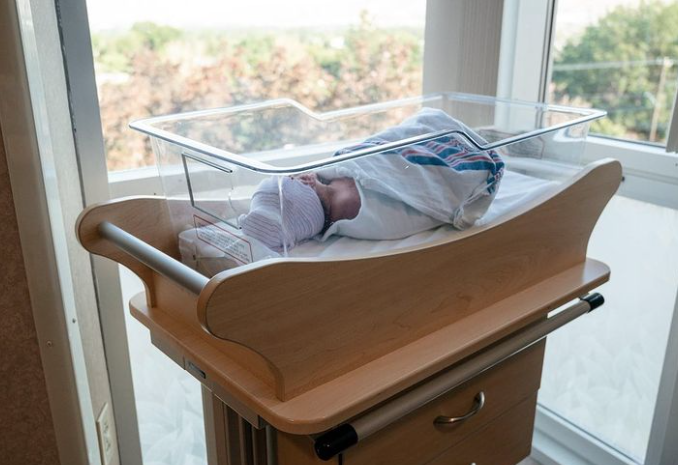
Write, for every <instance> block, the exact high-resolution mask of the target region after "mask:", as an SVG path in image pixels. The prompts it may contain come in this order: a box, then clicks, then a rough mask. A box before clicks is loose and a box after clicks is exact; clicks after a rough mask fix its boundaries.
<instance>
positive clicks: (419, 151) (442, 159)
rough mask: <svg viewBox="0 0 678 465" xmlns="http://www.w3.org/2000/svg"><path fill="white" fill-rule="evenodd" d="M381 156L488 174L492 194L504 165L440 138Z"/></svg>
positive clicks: (369, 144) (490, 154)
mask: <svg viewBox="0 0 678 465" xmlns="http://www.w3.org/2000/svg"><path fill="white" fill-rule="evenodd" d="M389 142H390V141H387V140H384V139H379V138H376V137H371V138H369V139H367V140H365V141H364V142H363V143H361V144H358V145H353V146H351V147H345V148H343V149H341V150H338V151H337V152H336V153H335V154H334V155H335V156H339V155H345V154H347V153H351V152H356V151H358V150H362V149H367V148H373V147H377V146H379V145H384V144H388V143H389ZM381 154H383V155H388V154H393V155H400V156H402V157H404V158H405V159H406V160H407V161H409V162H411V163H413V164H416V165H434V166H443V167H448V168H451V169H453V170H455V171H458V172H462V171H483V170H486V171H487V172H488V176H487V185H488V187H487V191H488V193H489V194H493V193H494V190H495V188H496V186H497V185H498V182H499V180H501V177H502V176H503V175H504V162H503V160H502V159H501V157H500V156H499V154H498V153H497V152H495V151H494V150H487V151H478V150H471V149H470V148H469V147H468V146H467V145H466V144H464V143H463V142H462V141H460V140H458V139H456V138H454V137H452V136H442V137H438V138H436V139H434V140H430V141H426V142H419V143H416V144H412V145H406V146H404V147H399V148H396V149H392V150H387V151H385V152H382V153H381Z"/></svg>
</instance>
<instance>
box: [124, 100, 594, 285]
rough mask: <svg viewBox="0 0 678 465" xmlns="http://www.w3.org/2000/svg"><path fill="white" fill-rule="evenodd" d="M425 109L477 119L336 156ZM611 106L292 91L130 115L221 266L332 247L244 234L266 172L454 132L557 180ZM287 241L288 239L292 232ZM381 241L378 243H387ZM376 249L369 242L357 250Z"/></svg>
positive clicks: (209, 266)
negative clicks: (307, 98)
mask: <svg viewBox="0 0 678 465" xmlns="http://www.w3.org/2000/svg"><path fill="white" fill-rule="evenodd" d="M423 108H434V109H440V110H443V111H444V112H445V113H446V114H447V115H450V116H452V117H453V118H455V119H457V120H459V121H461V122H463V123H464V124H465V125H466V127H467V129H465V130H459V128H449V129H447V128H437V129H436V130H435V131H429V132H426V131H424V132H421V133H417V134H414V135H412V134H409V135H408V137H405V138H402V139H398V140H391V141H388V143H385V144H383V145H378V146H368V147H361V148H360V149H357V150H351V151H349V152H348V153H343V152H342V154H339V155H337V153H338V151H340V150H342V149H345V148H346V147H352V146H356V145H359V144H361V143H362V142H363V141H365V140H366V139H368V138H370V137H371V136H373V135H374V134H377V133H380V132H381V131H384V130H386V129H388V128H391V127H394V126H397V125H399V124H400V123H401V122H402V121H404V120H406V119H407V118H408V117H411V116H413V115H415V114H417V113H418V112H419V111H421V110H422V109H423ZM604 114H605V113H604V112H602V111H599V110H590V109H576V108H568V107H562V106H554V105H546V104H535V103H528V102H519V101H512V100H504V99H499V98H493V97H484V96H477V95H469V94H459V93H440V94H433V95H426V96H422V97H416V98H408V99H402V100H396V101H391V102H385V103H379V104H373V105H366V106H361V107H356V108H349V109H344V110H338V111H332V112H327V113H314V112H312V111H310V110H309V109H307V108H305V107H303V106H302V105H300V104H298V103H297V102H295V101H292V100H288V99H281V100H271V101H267V102H262V103H257V104H251V105H240V106H235V107H230V108H220V109H214V110H205V111H196V112H189V113H181V114H175V115H168V116H160V117H154V118H149V119H145V120H140V121H136V122H133V123H131V124H130V126H131V127H132V128H133V129H136V130H138V131H141V132H143V133H146V134H148V135H149V136H150V137H151V143H152V147H153V150H154V152H155V154H156V157H157V162H158V168H159V171H160V175H161V178H162V183H163V187H164V190H165V195H166V197H167V199H168V202H169V208H170V214H171V216H172V221H173V224H174V227H175V230H176V233H177V234H178V235H179V237H180V238H182V240H180V241H179V248H180V249H182V250H180V252H181V256H182V260H183V261H184V262H185V263H187V264H189V265H190V266H192V267H194V268H196V269H198V271H200V272H202V273H203V274H206V275H210V276H211V275H213V274H216V273H217V272H219V271H221V270H223V269H227V268H234V267H237V266H242V265H248V264H251V263H253V262H257V261H260V260H264V259H277V258H281V257H290V256H291V257H294V256H301V257H312V256H319V255H321V254H322V253H324V252H323V251H324V250H325V248H326V246H325V245H324V244H320V243H312V244H310V245H309V246H307V247H306V249H305V252H304V253H302V252H300V253H299V254H298V255H295V253H294V251H295V250H296V249H294V250H292V247H287V246H286V245H284V246H283V247H282V248H281V249H278V250H273V249H271V248H269V247H266V246H265V245H263V244H262V243H260V242H259V241H258V240H256V239H253V238H252V237H249V236H248V235H247V234H244V233H243V230H242V225H241V224H240V218H242V217H243V215H245V214H247V213H248V211H249V210H250V203H251V200H252V196H253V194H254V193H255V191H256V190H257V188H258V186H260V185H261V184H262V182H264V181H267V180H268V181H267V182H268V183H277V184H279V185H280V184H281V183H283V182H285V181H284V179H285V178H287V179H289V178H291V177H292V178H294V177H297V176H299V175H302V174H309V173H317V174H322V173H323V172H326V171H327V170H328V169H333V168H337V167H341V166H342V165H347V164H349V163H354V164H355V163H359V162H360V161H361V160H368V157H382V156H387V154H390V155H393V154H394V153H398V151H399V150H402V149H404V148H407V147H412V146H416V145H417V144H426V143H429V142H431V141H434V142H435V141H436V140H442V139H441V138H444V137H450V136H454V137H457V138H459V139H460V140H462V141H463V143H464V144H465V145H466V146H467V147H469V148H470V150H471V151H472V152H474V153H477V154H486V153H491V152H492V153H496V154H499V155H500V157H501V158H502V159H503V161H504V162H505V163H506V167H507V169H508V170H509V171H514V172H520V173H523V174H527V175H529V176H531V177H534V178H539V179H542V180H547V181H549V182H553V181H556V182H558V181H562V180H564V179H567V178H568V177H570V176H571V175H572V172H573V170H574V171H576V170H577V169H578V167H579V166H580V162H581V155H582V153H583V150H584V145H583V144H584V142H585V139H586V136H587V133H588V128H589V124H590V122H591V121H592V120H594V119H596V118H599V117H601V116H604ZM402 169H403V170H407V169H408V165H407V164H406V163H405V164H402ZM405 173H406V171H403V174H405ZM279 194H280V195H284V192H283V191H282V190H281V191H280V192H279ZM279 205H280V206H281V207H280V211H279V214H277V215H275V218H274V220H272V221H278V222H280V227H279V228H276V229H275V230H276V231H278V230H279V231H280V234H286V231H285V229H284V225H285V221H284V220H285V215H286V214H288V213H286V211H285V208H284V205H285V199H283V198H281V199H280V203H279ZM448 229H449V228H448ZM313 241H314V240H313V239H311V242H313ZM281 242H282V243H283V244H286V242H287V239H282V240H281ZM353 242H359V241H355V240H354V241H353ZM368 242H369V241H368ZM391 242H393V241H391ZM347 243H348V242H347ZM399 244H403V242H402V241H400V242H397V243H395V245H394V246H389V249H393V248H396V249H397V248H398V246H399ZM358 245H359V244H358ZM408 245H409V246H411V245H412V244H411V243H407V242H405V243H404V245H403V246H408ZM332 246H333V247H334V248H335V249H338V247H339V246H338V245H337V244H332ZM380 247H381V248H380V249H378V250H380V251H384V250H386V249H385V248H384V247H385V246H380ZM301 249H302V248H300V250H301ZM366 250H368V249H365V248H364V247H363V248H362V249H361V248H360V247H358V248H354V249H353V252H352V253H353V254H354V255H355V254H360V253H366V252H365V251H366ZM370 250H374V248H373V247H372V249H370Z"/></svg>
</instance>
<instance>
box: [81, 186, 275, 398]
mask: <svg viewBox="0 0 678 465" xmlns="http://www.w3.org/2000/svg"><path fill="white" fill-rule="evenodd" d="M170 202H172V201H170ZM176 202H180V201H176ZM180 203H181V204H180V205H176V204H175V205H174V210H173V212H174V213H175V215H176V214H182V215H184V216H186V217H187V218H189V217H190V213H191V209H190V204H189V203H188V202H180ZM184 207H185V208H184ZM183 219H185V218H183ZM102 221H109V222H111V223H113V224H115V225H116V226H118V227H120V228H122V229H123V230H125V231H127V232H129V233H130V234H132V235H134V236H136V237H137V238H139V239H141V240H142V241H144V242H146V243H148V244H150V245H152V246H153V247H155V248H156V249H158V250H161V251H162V252H164V253H166V254H167V255H169V256H171V257H174V258H176V259H177V260H179V259H180V257H179V250H178V246H177V231H176V230H175V227H174V224H173V222H172V221H171V217H170V211H169V205H168V200H167V199H166V198H165V197H143V196H139V197H128V198H122V199H116V200H112V201H109V202H105V203H100V204H96V205H92V206H90V207H88V208H87V209H85V210H84V211H83V212H82V213H81V214H80V216H79V217H78V221H77V223H76V235H77V236H78V239H79V240H80V243H81V244H82V246H83V247H84V248H85V249H87V250H88V251H89V252H91V253H93V254H96V255H101V256H103V257H107V258H110V259H111V260H114V261H115V262H117V263H120V264H121V265H124V266H126V267H127V268H129V269H130V270H131V271H132V272H134V273H135V274H136V275H137V276H139V278H141V280H142V281H143V282H144V285H145V286H146V301H147V304H148V307H149V308H150V309H151V310H152V311H154V312H155V314H157V315H162V314H166V315H168V316H170V317H171V318H173V319H174V320H176V321H177V322H178V323H179V324H181V325H183V326H184V327H185V328H187V329H193V330H196V331H198V332H202V331H204V330H203V328H202V327H201V325H200V322H199V321H198V318H197V316H196V308H197V303H198V297H197V296H196V295H195V294H193V293H192V292H190V291H188V290H186V289H183V288H181V287H180V286H179V285H177V284H175V283H174V282H172V281H171V280H169V279H168V278H165V277H164V276H162V275H160V274H158V273H156V272H154V271H153V270H151V269H150V268H148V267H147V266H146V265H144V264H142V263H140V262H139V261H137V260H136V259H135V258H133V257H131V256H129V255H128V254H126V253H125V252H123V251H121V250H120V249H119V248H118V247H116V246H115V245H113V244H111V243H110V242H109V241H108V240H106V239H104V238H102V237H101V235H100V234H99V230H98V227H99V224H100V223H101V222H102ZM210 344H211V345H213V346H214V347H216V348H217V349H218V350H220V351H222V352H224V353H225V354H229V355H231V356H232V357H233V358H234V360H237V361H238V362H239V363H241V364H242V365H243V366H245V367H247V368H248V369H249V370H251V371H252V373H253V374H254V375H255V376H257V377H259V379H260V380H261V381H263V382H264V383H265V384H266V385H269V386H271V388H272V389H273V388H274V386H275V385H276V384H280V382H281V381H279V379H280V375H279V373H278V372H277V371H276V369H275V367H274V366H273V365H271V364H270V363H269V362H268V361H267V360H266V359H265V358H264V357H261V356H260V355H258V354H257V353H256V352H254V351H253V350H251V349H250V348H248V347H245V346H240V345H238V344H234V343H233V342H229V341H224V340H220V339H216V338H212V340H211V341H210Z"/></svg>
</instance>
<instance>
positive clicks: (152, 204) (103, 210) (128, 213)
mask: <svg viewBox="0 0 678 465" xmlns="http://www.w3.org/2000/svg"><path fill="white" fill-rule="evenodd" d="M102 221H109V222H111V223H113V224H115V225H116V226H118V227H120V228H122V229H124V230H125V231H127V232H129V233H130V234H133V235H134V236H136V237H137V238H139V239H141V240H142V241H144V242H147V243H148V244H150V245H152V246H153V247H155V248H156V249H158V250H161V251H163V252H164V253H166V254H167V255H170V256H172V257H175V258H178V249H177V238H176V235H174V234H171V231H173V228H172V221H171V218H170V214H169V209H168V206H167V201H166V199H165V198H164V197H133V198H124V199H116V200H111V201H109V202H105V203H100V204H96V205H92V206H90V207H88V208H86V209H85V210H83V212H82V213H80V216H79V217H78V221H77V223H76V225H75V233H76V235H77V237H78V240H79V241H80V244H82V246H83V247H84V248H85V249H87V250H88V251H89V252H91V253H93V254H95V255H101V256H102V257H106V258H110V259H111V260H113V261H115V262H118V263H120V264H121V265H125V266H126V267H127V268H129V269H130V270H132V271H133V272H134V273H135V274H136V275H137V276H139V277H140V278H141V280H142V281H143V282H144V285H145V286H146V298H147V300H148V303H149V305H151V306H154V305H155V302H156V298H155V295H156V292H155V284H154V279H153V274H154V273H153V271H152V270H151V269H150V268H148V267H147V266H146V265H143V264H142V263H140V262H139V261H137V260H136V259H134V258H132V257H131V256H129V255H127V254H126V253H125V252H123V251H122V250H120V249H119V248H118V247H116V246H115V245H114V244H111V243H110V242H109V241H107V240H106V239H104V238H102V237H101V235H100V234H99V224H100V223H101V222H102ZM159 231H166V233H165V234H162V233H159Z"/></svg>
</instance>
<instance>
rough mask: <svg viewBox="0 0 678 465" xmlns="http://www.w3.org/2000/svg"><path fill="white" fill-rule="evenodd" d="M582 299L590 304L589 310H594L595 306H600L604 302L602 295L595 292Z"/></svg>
mask: <svg viewBox="0 0 678 465" xmlns="http://www.w3.org/2000/svg"><path fill="white" fill-rule="evenodd" d="M582 300H585V301H587V302H588V303H589V305H590V306H591V310H589V312H592V311H593V310H595V309H596V308H598V307H600V306H601V305H603V304H604V303H605V297H603V295H602V294H599V293H597V292H594V293H593V294H589V295H587V296H586V297H584V298H583V299H582Z"/></svg>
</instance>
